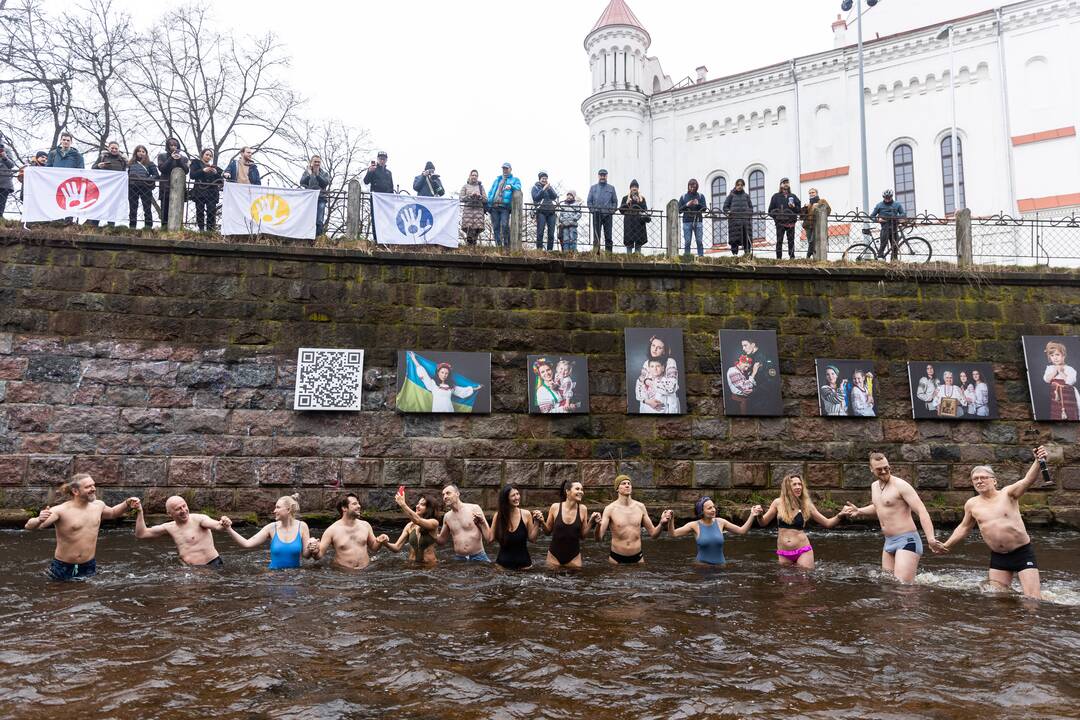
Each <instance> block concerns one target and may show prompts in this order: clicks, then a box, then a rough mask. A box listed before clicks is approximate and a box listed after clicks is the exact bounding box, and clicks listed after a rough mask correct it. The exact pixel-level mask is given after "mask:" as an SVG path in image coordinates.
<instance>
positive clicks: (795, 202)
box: [769, 178, 802, 260]
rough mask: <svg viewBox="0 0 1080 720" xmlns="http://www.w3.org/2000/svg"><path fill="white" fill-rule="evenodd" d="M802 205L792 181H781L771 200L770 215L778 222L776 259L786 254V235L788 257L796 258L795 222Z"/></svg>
mask: <svg viewBox="0 0 1080 720" xmlns="http://www.w3.org/2000/svg"><path fill="white" fill-rule="evenodd" d="M801 207H802V202H800V200H799V198H798V196H797V195H795V194H793V193H792V192H791V181H790V180H788V179H787V178H784V179H782V180H781V181H780V191H779V192H777V193H776V194H774V195H773V196H772V200H771V201H770V202H769V215H770V217H772V219H773V220H774V221H775V222H776V259H777V260H779V259H780V258H782V257H783V256H784V237H785V236H786V237H787V241H788V259H790V260H794V259H795V224H796V222H797V221H798V219H799V210H800V208H801Z"/></svg>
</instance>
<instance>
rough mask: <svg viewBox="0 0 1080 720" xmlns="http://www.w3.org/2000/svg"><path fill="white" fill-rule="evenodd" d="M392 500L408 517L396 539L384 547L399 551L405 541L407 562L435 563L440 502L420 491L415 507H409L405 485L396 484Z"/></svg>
mask: <svg viewBox="0 0 1080 720" xmlns="http://www.w3.org/2000/svg"><path fill="white" fill-rule="evenodd" d="M394 502H396V503H397V505H398V507H399V508H401V512H403V513H405V515H406V516H408V518H409V522H408V524H407V525H405V528H404V529H403V530H402V531H401V535H399V536H398V539H397V541H395V542H392V543H388V544H387V546H386V547H388V548H390V549H391V550H393V551H394V552H399V551H400V550H401V548H402V547H404V546H405V544H406V543H408V545H409V562H415V563H420V564H422V565H429V566H430V565H435V564H436V563H438V562H439V558H438V557H437V556H436V555H435V545H436V540H435V539H436V537H437V536H438V534H439V512H440V511H442V502H441V501H440V500H439V499H438V498H437V497H435V495H433V494H431V493H422V494H421V495H420V497H419V498H418V499H417V501H416V507H415V508H411V507H409V503H408V502H406V501H405V486H404V485H398V489H397V494H396V495H394Z"/></svg>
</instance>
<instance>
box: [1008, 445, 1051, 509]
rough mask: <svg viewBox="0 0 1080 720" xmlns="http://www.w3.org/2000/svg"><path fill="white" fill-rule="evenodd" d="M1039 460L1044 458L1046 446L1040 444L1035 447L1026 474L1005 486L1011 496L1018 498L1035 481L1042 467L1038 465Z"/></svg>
mask: <svg viewBox="0 0 1080 720" xmlns="http://www.w3.org/2000/svg"><path fill="white" fill-rule="evenodd" d="M1039 460H1043V461H1045V460H1046V448H1044V447H1043V446H1042V445H1040V446H1039V447H1038V448H1036V449H1035V461H1034V462H1033V463H1031V467H1029V468H1028V471H1027V474H1026V475H1024V477H1022V478H1021V479H1020V480H1018V481H1016V482H1014V483H1013V484H1012V485H1009V486H1008V487H1007V488H1005V492H1007V493H1009V497H1011V498H1019V497H1020V496H1021V495H1023V494H1024V493H1026V492H1027V491H1028V490H1029V489H1031V486H1032V485H1033V484H1034V483H1035V480H1036V479H1037V478H1038V477H1039V474H1040V472H1041V471H1042V468H1041V467H1039Z"/></svg>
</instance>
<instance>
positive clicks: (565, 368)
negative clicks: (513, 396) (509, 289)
mask: <svg viewBox="0 0 1080 720" xmlns="http://www.w3.org/2000/svg"><path fill="white" fill-rule="evenodd" d="M588 412H589V360H588V358H586V357H585V356H584V355H560V354H558V353H549V354H547V355H529V413H530V414H532V415H560V414H561V415H565V414H587V413H588Z"/></svg>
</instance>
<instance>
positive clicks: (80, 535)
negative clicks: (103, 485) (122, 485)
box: [24, 473, 139, 581]
mask: <svg viewBox="0 0 1080 720" xmlns="http://www.w3.org/2000/svg"><path fill="white" fill-rule="evenodd" d="M57 495H58V496H61V497H69V498H70V499H69V500H67V501H65V502H63V503H60V504H59V505H57V506H56V507H49V506H48V505H46V506H45V509H44V510H42V511H41V512H40V513H39V514H38V516H37V517H33V518H30V519H29V520H27V521H26V525H25V526H24V527H25V528H26V529H27V530H44V529H45V528H47V527H49V526H55V527H56V552H54V553H53V561H52V564H51V565H49V569H48V570H47V571H46V574H47V575H48V576H49V577H50V578H52V579H53V580H61V581H63V580H81V579H82V578H88V577H91V576H93V575H94V574H95V573H96V572H97V563H96V562H95V561H94V556H95V555H96V554H97V540H98V530H99V529H100V528H101V521H102V520H114V519H116V518H118V517H122V516H123V515H124V513H126V512H127V511H128V510H129V509H130V508H133V507H135V506H136V504H137V503H138V502H139V500H138V498H133V497H130V498H128V499H127V500H125V501H123V502H122V503H119V504H117V505H113V506H112V507H109V506H108V505H106V504H105V503H103V502H102V501H101V500H98V499H97V487H96V486H95V485H94V478H92V477H90V476H89V475H87V474H86V473H79V474H78V475H76V476H75V477H73V478H72V479H71V481H70V482H66V483H64V484H63V485H61V486H60V488H59V489H58V490H57Z"/></svg>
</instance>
